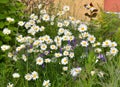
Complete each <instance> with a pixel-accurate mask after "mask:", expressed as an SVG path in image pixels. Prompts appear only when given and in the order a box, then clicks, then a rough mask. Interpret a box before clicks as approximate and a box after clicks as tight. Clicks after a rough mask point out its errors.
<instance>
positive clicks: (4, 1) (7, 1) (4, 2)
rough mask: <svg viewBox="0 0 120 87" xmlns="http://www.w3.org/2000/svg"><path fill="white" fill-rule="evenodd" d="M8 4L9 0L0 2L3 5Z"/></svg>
mask: <svg viewBox="0 0 120 87" xmlns="http://www.w3.org/2000/svg"><path fill="white" fill-rule="evenodd" d="M8 2H9V0H0V3H3V4H5V3H8Z"/></svg>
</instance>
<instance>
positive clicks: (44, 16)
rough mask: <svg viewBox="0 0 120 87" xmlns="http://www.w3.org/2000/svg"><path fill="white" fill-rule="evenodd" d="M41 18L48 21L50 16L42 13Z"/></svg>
mask: <svg viewBox="0 0 120 87" xmlns="http://www.w3.org/2000/svg"><path fill="white" fill-rule="evenodd" d="M42 19H43V21H46V22H47V21H49V20H50V16H49V15H48V14H44V15H43V16H42Z"/></svg>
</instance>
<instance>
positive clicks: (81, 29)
mask: <svg viewBox="0 0 120 87" xmlns="http://www.w3.org/2000/svg"><path fill="white" fill-rule="evenodd" d="M78 31H79V32H85V31H87V26H86V25H85V24H81V25H80V26H79V27H78Z"/></svg>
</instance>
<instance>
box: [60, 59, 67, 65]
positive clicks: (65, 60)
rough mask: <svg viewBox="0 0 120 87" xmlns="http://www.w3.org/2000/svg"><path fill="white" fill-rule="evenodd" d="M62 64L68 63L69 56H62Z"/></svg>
mask: <svg viewBox="0 0 120 87" xmlns="http://www.w3.org/2000/svg"><path fill="white" fill-rule="evenodd" d="M61 64H63V65H66V64H68V57H64V58H62V60H61Z"/></svg>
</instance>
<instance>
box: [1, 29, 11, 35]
mask: <svg viewBox="0 0 120 87" xmlns="http://www.w3.org/2000/svg"><path fill="white" fill-rule="evenodd" d="M10 33H11V30H9V29H8V28H4V29H3V34H6V35H9V34H10Z"/></svg>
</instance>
